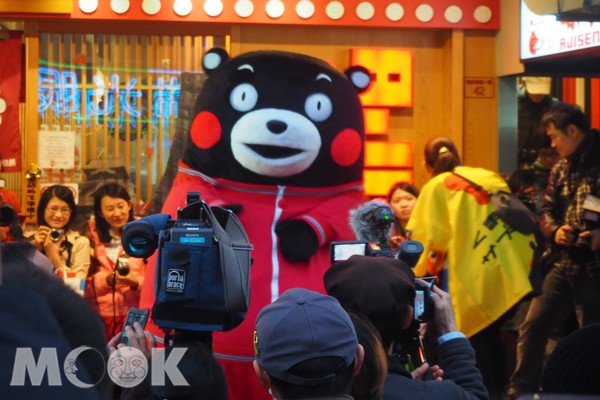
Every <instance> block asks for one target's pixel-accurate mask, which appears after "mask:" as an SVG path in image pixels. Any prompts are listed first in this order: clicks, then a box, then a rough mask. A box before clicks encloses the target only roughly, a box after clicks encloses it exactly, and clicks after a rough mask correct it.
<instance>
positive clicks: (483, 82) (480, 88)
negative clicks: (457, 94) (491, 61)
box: [465, 77, 495, 99]
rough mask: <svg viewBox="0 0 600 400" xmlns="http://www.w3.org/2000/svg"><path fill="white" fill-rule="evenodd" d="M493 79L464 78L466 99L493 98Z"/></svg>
mask: <svg viewBox="0 0 600 400" xmlns="http://www.w3.org/2000/svg"><path fill="white" fill-rule="evenodd" d="M494 82H495V78H491V77H484V78H482V77H468V78H465V97H466V98H474V97H475V98H484V99H485V98H487V99H493V98H494Z"/></svg>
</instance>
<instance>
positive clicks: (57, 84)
mask: <svg viewBox="0 0 600 400" xmlns="http://www.w3.org/2000/svg"><path fill="white" fill-rule="evenodd" d="M215 46H219V47H224V48H226V49H227V50H229V37H228V36H218V37H217V36H141V35H105V34H94V35H91V34H57V33H46V34H41V35H40V49H41V50H40V53H41V54H40V62H39V95H38V99H39V103H38V113H39V130H40V132H39V136H38V141H39V146H44V144H45V140H44V136H46V137H47V138H48V140H49V139H50V137H51V136H52V133H53V132H74V136H75V155H74V157H75V161H74V168H72V169H71V168H46V169H44V171H43V172H44V173H43V174H42V183H79V185H80V192H79V203H80V205H81V206H90V205H91V203H90V202H91V197H90V194H91V193H92V192H93V190H95V188H96V187H97V186H98V185H100V184H102V183H103V181H105V180H106V179H117V180H119V181H122V182H123V183H127V184H128V185H129V189H130V191H131V193H132V195H133V196H134V197H135V203H136V204H140V202H142V201H143V202H146V203H150V202H151V200H152V197H153V194H154V191H155V189H156V185H157V184H158V182H159V181H160V178H161V176H162V174H163V173H164V169H165V166H166V163H167V159H168V156H169V148H170V146H171V143H172V140H173V137H174V134H175V129H176V122H177V118H178V112H179V109H178V101H179V96H180V82H181V79H180V77H181V74H182V73H184V72H197V73H200V72H201V69H202V68H201V57H202V54H203V53H204V51H206V50H207V49H210V48H212V47H215ZM65 135H66V134H65ZM71 135H72V133H71Z"/></svg>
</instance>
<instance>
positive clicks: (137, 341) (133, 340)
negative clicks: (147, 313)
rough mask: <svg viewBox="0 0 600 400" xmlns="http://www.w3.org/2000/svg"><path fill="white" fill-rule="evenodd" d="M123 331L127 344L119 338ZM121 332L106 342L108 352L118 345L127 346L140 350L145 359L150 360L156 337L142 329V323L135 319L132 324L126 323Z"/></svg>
mask: <svg viewBox="0 0 600 400" xmlns="http://www.w3.org/2000/svg"><path fill="white" fill-rule="evenodd" d="M123 332H124V333H125V334H126V335H127V337H128V338H129V339H128V344H125V343H122V342H121V338H122V337H123ZM123 332H122V333H119V334H118V335H116V336H114V337H113V338H112V339H111V340H110V341H109V342H108V352H109V353H110V354H112V352H113V351H115V350H116V349H118V348H119V347H124V346H129V347H133V348H135V349H138V350H139V351H141V352H142V353H143V354H144V356H145V357H146V359H148V360H150V356H151V355H152V349H154V348H156V338H155V337H154V335H153V334H152V333H150V332H149V331H144V328H143V327H142V325H140V323H139V322H137V321H135V322H134V323H133V325H132V326H130V325H126V326H125V328H124V329H123Z"/></svg>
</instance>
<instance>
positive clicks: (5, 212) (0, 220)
mask: <svg viewBox="0 0 600 400" xmlns="http://www.w3.org/2000/svg"><path fill="white" fill-rule="evenodd" d="M16 220H17V213H16V212H15V210H14V209H13V208H12V207H11V206H9V205H6V204H3V205H1V206H0V226H9V225H10V224H12V223H13V222H15V221H16Z"/></svg>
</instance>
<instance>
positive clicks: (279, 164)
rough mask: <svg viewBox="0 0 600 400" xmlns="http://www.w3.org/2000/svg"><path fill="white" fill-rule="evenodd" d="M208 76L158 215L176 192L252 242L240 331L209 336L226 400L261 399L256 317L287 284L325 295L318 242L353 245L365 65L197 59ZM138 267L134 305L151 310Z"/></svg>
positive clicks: (179, 200)
mask: <svg viewBox="0 0 600 400" xmlns="http://www.w3.org/2000/svg"><path fill="white" fill-rule="evenodd" d="M203 67H204V70H205V72H206V73H207V74H208V79H207V80H206V82H205V84H204V87H203V89H202V90H201V93H200V95H199V97H198V100H197V103H196V108H195V117H194V119H193V121H192V123H191V126H190V132H189V135H190V137H189V139H190V140H189V143H190V145H189V147H188V148H186V149H185V153H184V155H183V159H182V160H181V161H180V163H179V168H178V172H177V175H176V177H175V179H174V181H173V185H172V187H171V190H170V192H169V194H168V196H167V199H166V201H165V203H164V205H163V208H162V212H163V213H168V214H171V215H175V214H176V210H177V208H178V207H184V206H185V201H186V194H187V192H189V191H198V192H200V193H201V196H202V199H204V200H205V201H206V202H207V203H208V204H209V205H216V206H221V207H226V208H230V209H232V210H234V211H235V212H236V214H237V215H238V216H239V218H240V220H241V222H242V223H243V225H244V228H245V230H246V232H247V234H248V236H249V238H250V241H251V242H252V244H253V245H254V251H253V252H252V258H253V264H252V268H251V276H250V307H249V311H248V313H247V316H246V319H245V320H244V322H243V323H242V324H241V325H240V326H238V327H237V328H235V329H233V330H231V331H229V332H215V333H214V334H213V350H214V355H215V357H216V358H217V359H218V360H219V361H220V362H221V364H222V365H223V367H224V369H225V373H226V376H227V380H228V385H229V399H230V400H247V399H270V396H269V395H268V393H267V391H266V390H264V389H263V388H262V387H261V386H260V382H259V380H258V379H257V378H256V375H255V374H254V371H253V367H252V361H253V359H254V352H253V332H254V325H255V321H256V316H257V314H258V312H259V311H260V310H261V309H262V307H264V306H265V305H267V304H269V303H271V302H273V301H274V300H275V299H277V297H278V296H279V295H281V293H283V292H284V291H285V290H287V289H289V288H292V287H303V288H307V289H310V290H314V291H317V292H321V293H324V292H325V291H324V286H323V274H324V273H325V271H326V270H327V268H328V267H329V265H330V262H329V243H330V242H331V241H336V240H354V239H355V238H354V235H353V233H352V230H351V228H350V225H349V222H348V216H349V211H350V210H351V209H353V208H356V207H357V206H358V205H360V204H361V203H362V202H363V201H364V194H363V164H364V162H363V159H364V139H365V137H364V122H363V114H362V106H361V104H360V100H359V97H358V93H360V92H362V91H364V90H366V89H367V88H368V87H369V84H370V82H371V77H370V74H369V71H367V70H366V69H365V68H362V67H359V66H355V67H350V68H349V69H348V70H347V71H346V74H345V75H344V74H342V73H340V72H339V71H337V70H336V69H334V68H332V67H331V66H330V65H328V64H327V63H325V62H323V61H321V60H318V59H316V58H313V57H309V56H306V55H301V54H295V53H287V52H278V51H256V52H250V53H245V54H242V55H239V56H237V57H234V58H231V59H229V57H228V55H227V53H226V52H225V51H224V50H223V49H217V48H215V49H212V50H210V51H208V52H207V53H206V54H205V55H204V57H203ZM154 272H155V271H154V266H153V265H152V263H151V264H150V265H149V266H148V271H147V276H148V278H147V279H146V283H145V287H144V290H143V292H142V301H141V307H142V308H147V309H151V308H152V304H153V302H154V293H153V289H154V288H153V280H154V279H153V277H154Z"/></svg>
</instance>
